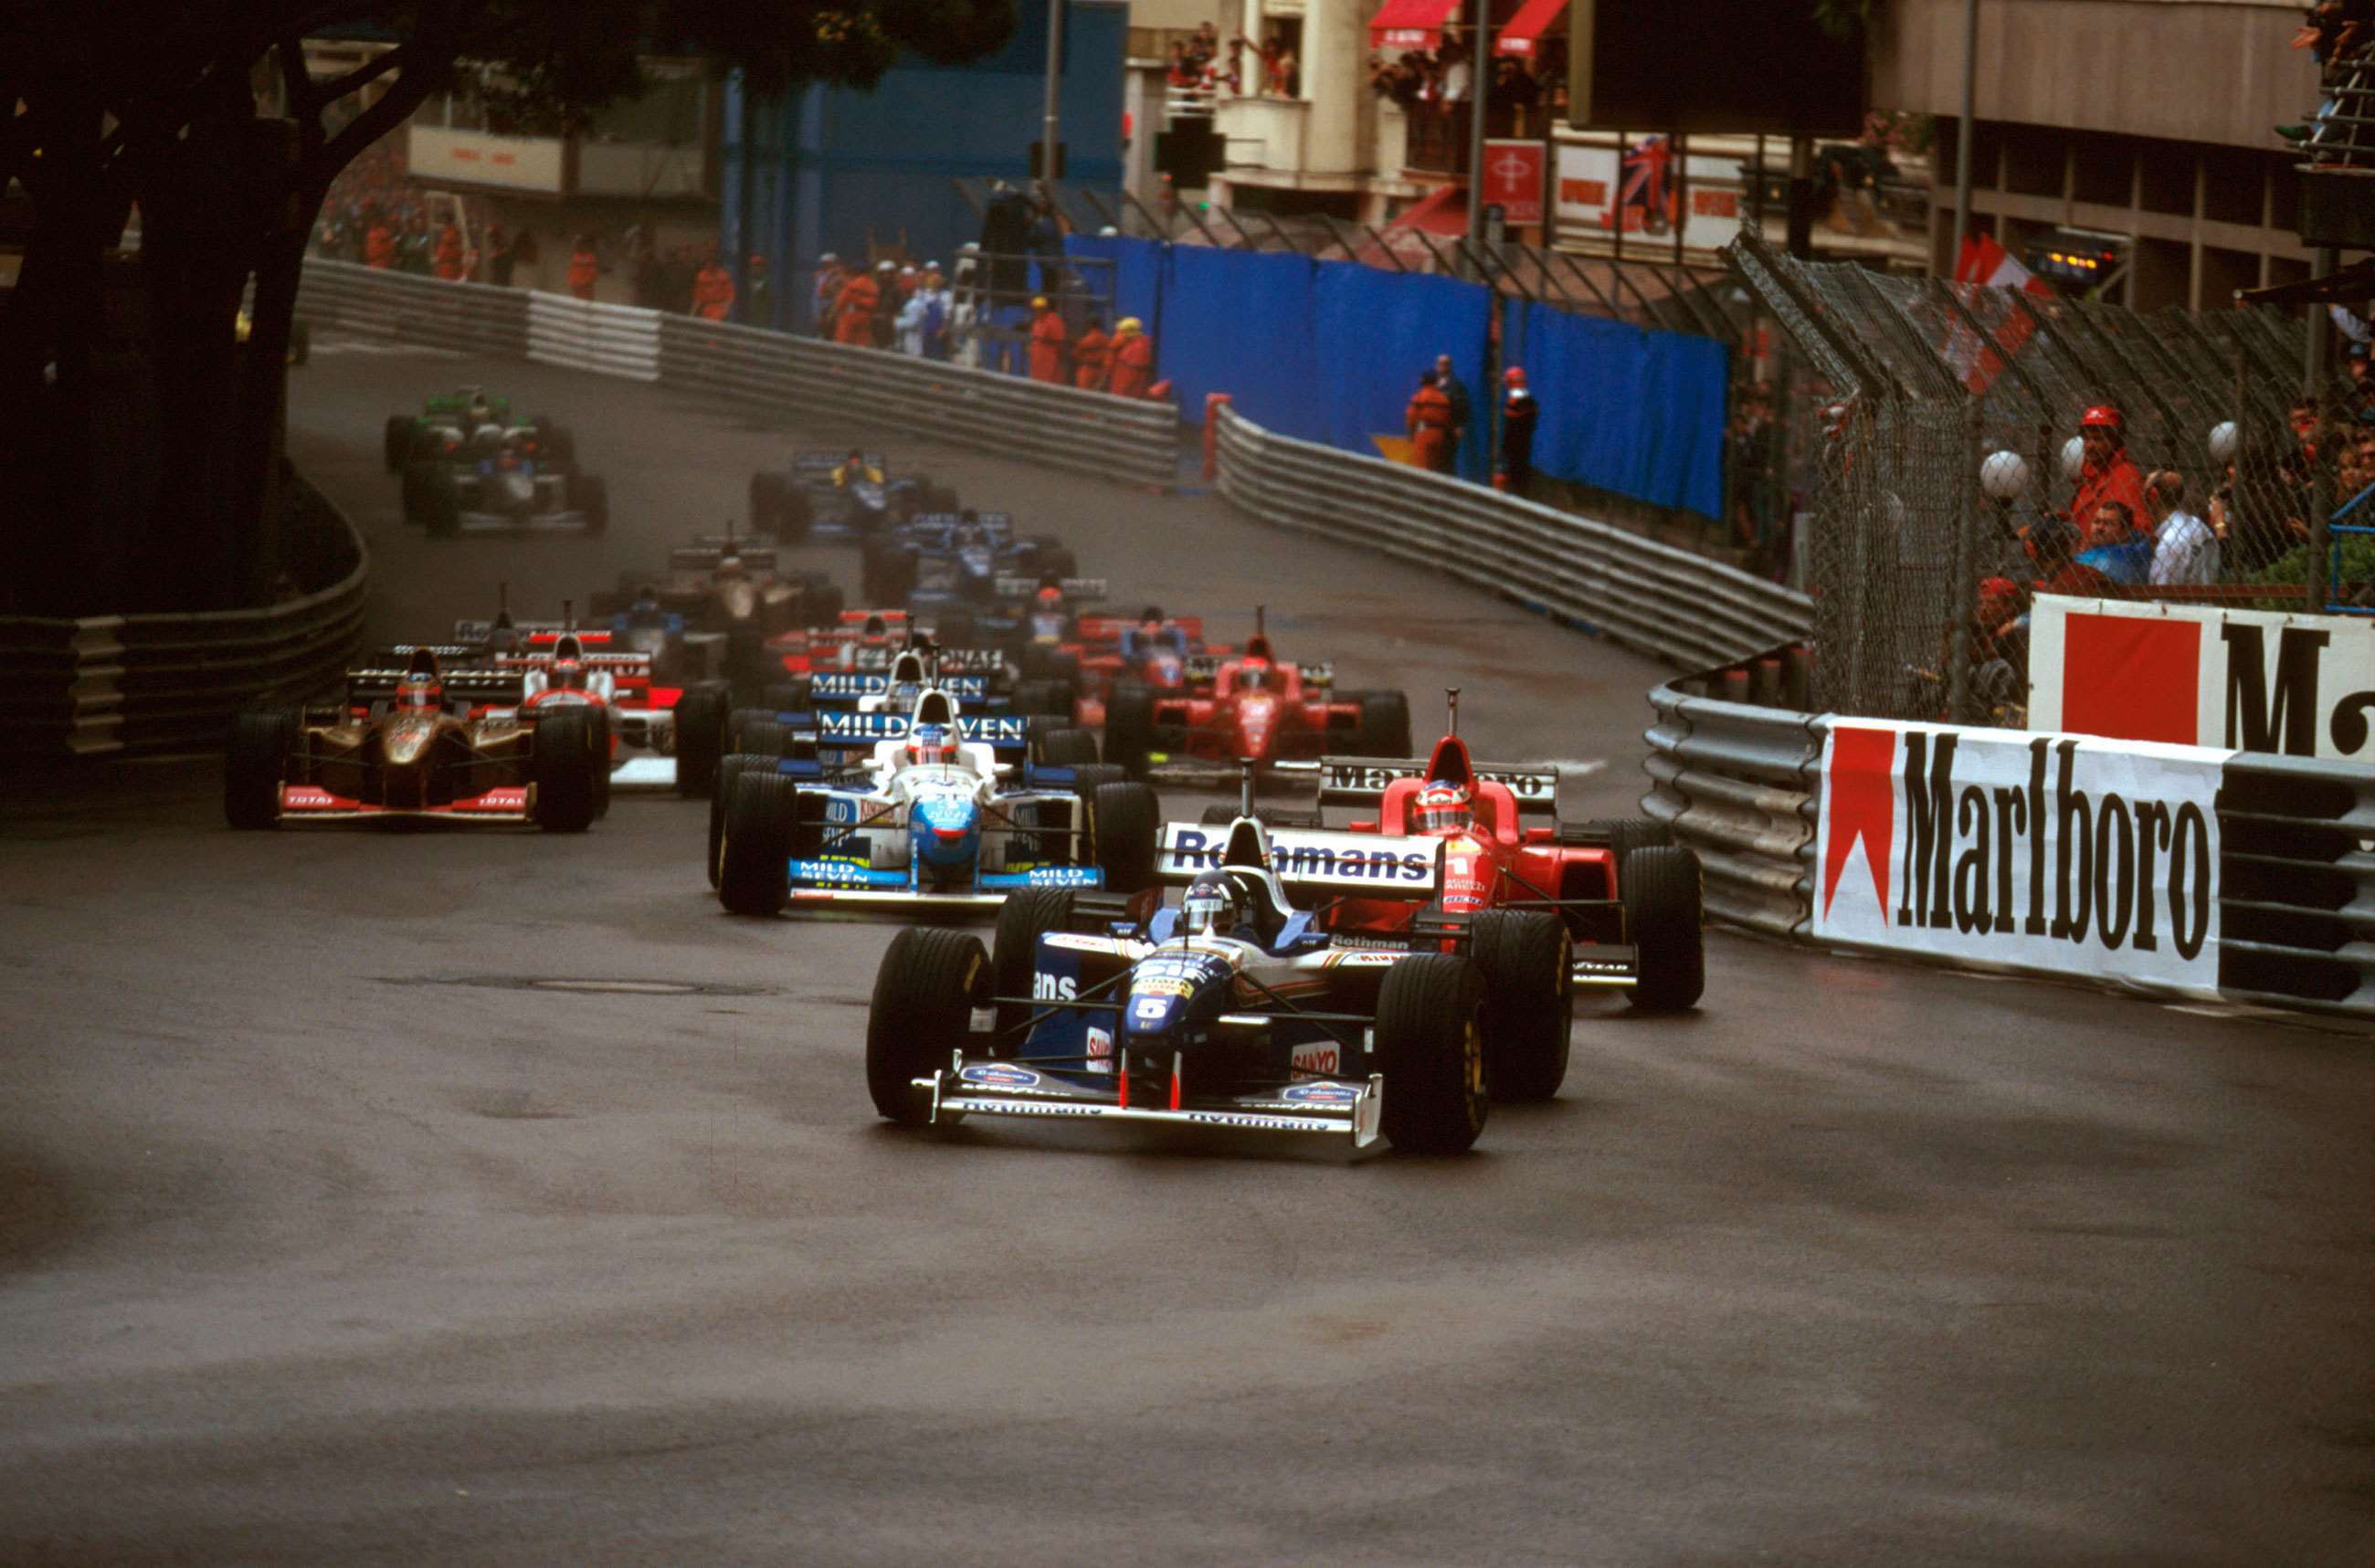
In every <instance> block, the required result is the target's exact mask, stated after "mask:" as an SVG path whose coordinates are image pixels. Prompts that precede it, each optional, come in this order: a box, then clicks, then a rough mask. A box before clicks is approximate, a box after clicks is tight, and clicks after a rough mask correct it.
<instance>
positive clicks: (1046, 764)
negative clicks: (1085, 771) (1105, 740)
mask: <svg viewBox="0 0 2375 1568" xmlns="http://www.w3.org/2000/svg"><path fill="white" fill-rule="evenodd" d="M1032 739H1033V741H1034V745H1033V746H1032V748H1031V750H1032V758H1031V760H1032V762H1033V763H1034V765H1036V766H1038V767H1042V768H1077V767H1081V766H1083V765H1091V764H1094V763H1095V761H1096V760H1097V737H1095V736H1094V735H1093V734H1091V733H1090V732H1089V731H1087V730H1084V729H1051V730H1048V731H1046V733H1044V734H1041V735H1036V736H1034V737H1032Z"/></svg>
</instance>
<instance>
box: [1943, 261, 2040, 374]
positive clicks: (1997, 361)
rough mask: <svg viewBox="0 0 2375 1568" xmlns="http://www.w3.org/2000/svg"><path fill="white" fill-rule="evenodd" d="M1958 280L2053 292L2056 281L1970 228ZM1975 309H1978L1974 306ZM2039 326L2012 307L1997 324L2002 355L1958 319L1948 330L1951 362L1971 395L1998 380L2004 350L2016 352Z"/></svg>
mask: <svg viewBox="0 0 2375 1568" xmlns="http://www.w3.org/2000/svg"><path fill="white" fill-rule="evenodd" d="M1955 281H1956V282H1957V283H1967V284H1977V285H1979V286H1980V287H1982V288H1987V289H2020V290H2022V291H2023V292H2025V293H2029V294H2038V295H2044V296H2049V297H2050V295H2051V294H2052V292H2053V289H2052V286H2051V285H2050V284H2047V283H2045V282H2043V281H2042V280H2040V279H2039V278H2038V276H2037V275H2036V274H2035V273H2033V272H2031V271H2029V270H2028V268H2026V267H2025V266H2023V265H2020V263H2019V262H2017V261H2015V260H2014V259H2013V253H2011V252H2010V251H2007V250H2005V249H2004V248H2003V246H2002V245H1999V244H1997V243H1996V241H1995V236H1994V235H1992V234H1967V235H1965V236H1964V237H1963V251H1962V254H1961V255H1960V256H1959V257H1957V258H1956V263H1955ZM1975 313H1976V312H1975ZM2035 331H2036V328H2035V327H2034V326H2032V325H2031V324H2030V323H2029V319H2028V317H2027V315H2026V314H2025V313H2023V312H2017V311H2013V312H2005V320H2004V324H2003V326H2001V327H1998V328H1996V329H1995V334H1994V336H1995V339H1996V342H1997V343H1998V344H1999V345H2001V346H2002V348H2003V355H2011V354H2017V353H2019V352H2020V347H2021V345H2022V344H2024V343H2026V342H2027V341H2028V339H2029V335H2030V334H2031V333H2033V332H2035ZM1945 351H1946V362H1947V363H1948V364H1949V365H1951V366H1953V367H1954V371H1955V373H1956V375H1957V376H1959V377H1961V378H1962V382H1963V384H1964V385H1965V386H1967V387H1969V388H1970V389H1971V395H1973V396H1975V397H1981V396H1985V395H1987V390H1988V388H1989V387H1990V386H1991V385H1992V384H1994V383H1995V379H1996V377H1997V376H1998V375H1999V374H2001V373H2002V372H2003V368H2004V360H2003V355H2000V354H1998V353H1997V351H1996V349H1995V348H1990V347H1989V346H1988V345H1987V344H1985V343H1983V342H1981V341H1980V339H1979V336H1978V335H1976V334H1975V333H1973V332H1972V331H1971V329H1970V328H1969V327H1967V326H1965V325H1964V324H1962V323H1961V322H1960V321H1957V322H1956V324H1955V325H1954V328H1953V330H1952V331H1950V332H1949V333H1948V334H1947V336H1946V350H1945Z"/></svg>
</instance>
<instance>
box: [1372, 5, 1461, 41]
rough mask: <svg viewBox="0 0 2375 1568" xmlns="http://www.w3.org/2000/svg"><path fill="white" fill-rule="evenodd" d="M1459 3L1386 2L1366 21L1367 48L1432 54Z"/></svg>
mask: <svg viewBox="0 0 2375 1568" xmlns="http://www.w3.org/2000/svg"><path fill="white" fill-rule="evenodd" d="M1458 5H1459V0H1386V3H1385V4H1384V5H1382V6H1378V7H1377V15H1376V16H1374V17H1371V18H1369V47H1371V48H1372V49H1391V50H1394V51H1396V52H1400V51H1401V50H1405V49H1419V50H1426V51H1430V52H1431V51H1432V50H1433V49H1434V48H1435V46H1436V44H1437V43H1439V42H1440V41H1442V35H1443V24H1444V23H1445V22H1446V21H1447V20H1448V19H1449V18H1450V16H1451V13H1452V9H1453V8H1454V7H1455V6H1458Z"/></svg>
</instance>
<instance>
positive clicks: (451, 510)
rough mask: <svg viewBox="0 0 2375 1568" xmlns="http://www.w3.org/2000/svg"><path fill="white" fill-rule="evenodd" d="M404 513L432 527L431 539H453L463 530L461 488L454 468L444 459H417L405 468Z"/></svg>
mask: <svg viewBox="0 0 2375 1568" xmlns="http://www.w3.org/2000/svg"><path fill="white" fill-rule="evenodd" d="M404 476H405V479H404V501H405V509H404V517H405V521H406V522H408V523H418V524H419V525H421V526H422V527H423V528H425V529H427V530H428V531H429V536H430V537H431V538H432V539H450V538H452V537H453V536H455V535H456V534H459V533H460V532H461V531H462V489H461V487H460V486H459V485H457V484H455V482H454V475H453V472H452V470H450V469H448V468H447V467H446V466H444V465H443V464H442V463H415V464H413V465H412V466H410V467H408V468H407V469H406V470H405V471H404Z"/></svg>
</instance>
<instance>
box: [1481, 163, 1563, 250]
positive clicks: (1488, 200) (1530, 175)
mask: <svg viewBox="0 0 2375 1568" xmlns="http://www.w3.org/2000/svg"><path fill="white" fill-rule="evenodd" d="M1544 150H1545V149H1544V146H1543V144H1542V143H1541V142H1522V141H1487V142H1486V143H1485V144H1484V193H1483V194H1484V205H1486V206H1498V207H1499V208H1500V209H1501V215H1502V220H1503V221H1504V222H1506V223H1507V224H1508V226H1509V227H1510V228H1512V229H1518V228H1530V227H1536V226H1539V225H1540V224H1541V222H1542V188H1543V185H1544V183H1546V181H1547V180H1548V178H1549V164H1548V161H1547V160H1546V159H1545V158H1544V157H1543V153H1544Z"/></svg>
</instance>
